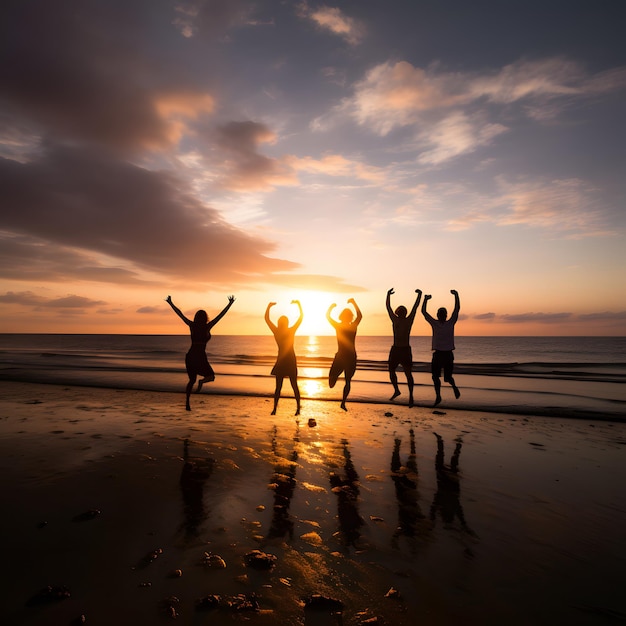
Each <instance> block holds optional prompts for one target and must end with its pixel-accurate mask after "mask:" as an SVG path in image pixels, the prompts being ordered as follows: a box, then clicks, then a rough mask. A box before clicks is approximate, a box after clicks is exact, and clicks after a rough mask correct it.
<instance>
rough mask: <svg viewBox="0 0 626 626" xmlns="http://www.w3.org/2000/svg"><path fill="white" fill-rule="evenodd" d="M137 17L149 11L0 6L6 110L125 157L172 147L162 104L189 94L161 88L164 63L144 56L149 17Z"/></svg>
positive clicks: (132, 6) (41, 1)
mask: <svg viewBox="0 0 626 626" xmlns="http://www.w3.org/2000/svg"><path fill="white" fill-rule="evenodd" d="M142 10H143V11H146V10H148V11H149V7H148V6H147V5H146V4H145V3H144V2H126V3H122V2H119V1H113V0H112V1H111V2H94V1H89V0H61V1H59V2H47V1H46V0H38V1H37V0H34V1H29V2H21V1H20V0H17V1H15V0H8V1H6V2H3V3H2V9H0V23H2V24H3V26H2V27H1V30H0V41H1V42H2V43H0V59H1V62H0V93H1V94H2V95H1V96H0V104H1V105H2V108H3V109H4V111H6V112H8V113H9V115H10V117H11V118H12V120H13V122H20V123H21V124H23V125H30V126H31V131H32V132H33V134H36V135H41V136H45V137H55V138H63V139H72V140H74V141H77V140H78V141H89V142H95V143H98V144H102V145H106V146H109V147H114V148H117V149H123V150H135V149H137V148H141V147H146V146H150V147H158V146H165V145H168V144H170V143H171V141H172V140H173V129H172V127H171V121H170V120H168V119H167V117H166V116H164V115H163V114H162V112H160V111H159V108H158V104H159V98H161V97H166V96H169V97H171V96H172V93H173V92H176V91H179V90H182V91H188V90H189V89H191V88H192V87H191V85H189V84H187V85H185V84H184V83H182V82H181V79H180V78H179V79H178V81H173V80H169V81H168V82H169V84H168V86H167V88H165V87H164V84H165V83H164V81H163V76H160V74H168V71H167V64H165V63H159V61H162V59H160V58H159V56H157V55H155V53H154V51H152V50H151V51H150V54H148V51H147V50H146V47H147V45H148V44H147V43H146V40H145V39H142V37H141V32H142V31H141V23H142V22H143V23H144V26H146V25H147V22H146V16H147V15H149V13H145V14H144V15H143V16H142V15H141V12H142ZM172 30H173V29H172ZM169 73H171V74H172V75H175V72H174V71H172V70H170V72H169ZM181 75H182V73H181V74H179V76H181ZM177 83H178V84H177Z"/></svg>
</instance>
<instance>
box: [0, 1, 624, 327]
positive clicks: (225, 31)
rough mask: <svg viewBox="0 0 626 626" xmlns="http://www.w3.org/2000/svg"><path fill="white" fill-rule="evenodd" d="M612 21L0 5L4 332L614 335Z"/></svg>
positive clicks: (452, 5) (559, 6)
mask: <svg viewBox="0 0 626 626" xmlns="http://www.w3.org/2000/svg"><path fill="white" fill-rule="evenodd" d="M583 5H584V8H583ZM620 8H621V7H620V6H619V3H592V2H589V3H583V4H582V5H581V4H580V3H568V2H564V1H563V2H561V1H560V0H559V1H557V2H554V3H545V2H542V3H540V2H538V1H530V2H526V3H515V4H514V5H509V3H503V2H498V1H495V0H494V1H493V2H488V3H487V4H486V5H485V4H481V5H480V7H474V6H473V5H472V4H471V3H467V2H465V1H462V0H450V2H443V3H425V4H424V3H421V2H397V3H393V4H392V6H391V5H390V6H388V5H387V4H385V3H382V2H380V1H379V0H347V1H342V2H341V3H334V4H330V5H329V4H324V3H319V2H313V1H312V0H303V1H302V2H293V3H292V2H276V1H274V0H270V1H267V2H265V1H264V2H255V1H252V0H228V1H224V0H219V1H217V2H203V1H201V0H177V1H175V2H172V3H156V4H152V3H141V2H120V1H118V0H111V1H108V0H107V1H104V0H86V1H85V2H78V3H76V2H73V1H72V0H60V1H59V2H45V1H43V0H36V1H35V2H29V3H23V2H18V1H14V0H9V1H8V2H5V3H3V4H2V8H1V9H0V15H1V16H2V22H1V23H2V24H3V26H4V29H3V42H4V46H3V55H4V57H5V58H4V59H3V61H4V62H3V63H2V67H3V70H2V72H1V73H0V85H1V86H2V92H1V93H2V97H1V98H0V112H1V114H2V115H1V119H2V124H1V125H0V179H1V180H2V189H3V192H2V197H1V199H0V202H1V205H0V206H1V210H0V258H1V261H2V262H1V263H0V332H40V333H165V334H169V333H171V334H175V333H182V332H184V328H181V327H180V325H179V322H178V320H176V319H175V318H174V316H173V315H172V312H171V310H169V307H168V306H167V304H166V303H165V302H164V300H165V298H166V297H167V295H169V294H171V295H172V297H173V298H174V299H175V300H176V302H177V303H178V304H179V306H180V307H181V309H183V310H184V311H185V312H186V313H187V314H192V315H193V313H194V311H195V310H197V309H199V308H204V309H206V310H207V311H208V312H209V315H210V316H214V315H216V314H217V313H218V312H219V311H220V310H221V309H222V308H223V307H224V305H225V304H226V302H227V297H228V295H230V294H234V295H235V296H236V302H235V305H234V306H233V308H232V310H231V311H229V313H228V315H227V316H226V317H225V318H224V320H223V321H221V322H220V325H219V326H218V328H217V329H216V332H219V333H221V334H265V333H266V332H267V328H266V326H265V324H264V321H263V314H264V311H265V307H266V306H267V303H268V302H270V301H274V302H276V303H277V305H276V307H275V310H274V311H273V313H272V314H273V315H276V316H278V315H287V316H288V317H289V319H290V321H291V322H292V323H293V321H294V320H295V319H296V316H297V311H296V307H294V306H293V305H291V304H290V303H291V301H292V300H294V299H298V300H300V301H301V302H302V305H303V308H304V321H303V323H302V326H301V329H300V330H299V334H300V335H304V336H306V335H332V334H333V331H332V328H331V327H330V325H329V324H328V322H327V321H326V317H325V316H326V310H327V308H328V306H329V304H331V303H333V302H336V303H337V307H338V311H339V310H341V308H343V307H344V306H345V304H346V302H347V300H348V299H349V298H355V300H356V301H357V302H358V303H359V306H360V307H361V309H362V311H363V322H362V324H361V326H360V327H359V333H360V334H362V335H385V334H389V332H390V325H389V319H388V317H387V314H386V310H385V294H386V292H387V290H388V289H389V288H391V287H393V288H394V289H395V291H396V295H395V296H394V302H393V304H394V306H398V305H400V304H404V305H405V306H410V305H411V304H412V302H413V300H414V297H415V289H417V288H419V289H421V290H422V291H423V292H424V293H429V294H432V295H433V305H434V306H438V305H441V306H449V304H450V302H451V298H450V290H451V289H456V290H458V291H459V293H460V297H461V317H460V321H459V325H458V327H457V332H458V334H459V335H624V334H626V290H624V289H623V283H624V270H625V268H626V245H625V243H626V242H625V236H624V235H625V232H626V228H625V227H626V211H625V210H624V200H625V198H626V188H625V187H624V175H623V172H624V164H625V163H626V159H625V156H626V153H625V146H626V137H625V136H624V128H625V126H624V124H623V108H624V107H623V105H624V97H625V95H626V44H625V43H624V37H623V33H622V32H621V27H620V25H621V24H622V23H623V20H622V19H621V18H622V17H623V15H620ZM338 311H337V312H338ZM416 332H418V333H422V332H423V333H427V332H428V329H426V328H422V327H421V326H416Z"/></svg>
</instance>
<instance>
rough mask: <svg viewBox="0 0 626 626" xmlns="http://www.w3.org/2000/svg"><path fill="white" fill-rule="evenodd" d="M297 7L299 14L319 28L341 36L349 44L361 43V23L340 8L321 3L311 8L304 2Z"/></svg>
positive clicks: (363, 31) (362, 31) (363, 28)
mask: <svg viewBox="0 0 626 626" xmlns="http://www.w3.org/2000/svg"><path fill="white" fill-rule="evenodd" d="M299 9H300V10H299V12H300V15H302V16H303V17H306V18H308V19H310V20H311V21H313V22H315V24H316V25H317V26H318V27H319V28H320V29H322V30H326V31H329V32H331V33H333V34H334V35H338V36H339V37H342V38H343V39H345V40H346V41H347V42H348V43H349V44H350V45H357V44H359V43H361V41H362V40H363V37H364V36H365V27H364V26H363V24H362V23H361V22H359V21H358V20H356V19H354V18H352V17H348V16H347V15H345V14H344V13H343V12H342V11H341V9H338V8H336V7H328V6H323V5H322V6H320V7H318V8H316V9H313V8H311V7H309V5H308V4H307V3H306V2H302V3H301V4H300V7H299Z"/></svg>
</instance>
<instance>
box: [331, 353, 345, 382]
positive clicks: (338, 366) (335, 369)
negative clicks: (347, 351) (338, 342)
mask: <svg viewBox="0 0 626 626" xmlns="http://www.w3.org/2000/svg"><path fill="white" fill-rule="evenodd" d="M341 372H343V363H342V362H341V359H339V358H338V355H336V354H335V358H334V360H333V362H332V365H331V366H330V371H329V372H328V386H329V387H330V388H331V389H332V388H333V387H334V386H335V385H336V384H337V380H338V378H339V376H340V375H341Z"/></svg>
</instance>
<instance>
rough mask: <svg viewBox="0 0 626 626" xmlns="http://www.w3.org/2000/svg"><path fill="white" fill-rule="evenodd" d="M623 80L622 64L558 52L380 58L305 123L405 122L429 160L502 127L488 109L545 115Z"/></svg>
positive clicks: (325, 126)
mask: <svg viewBox="0 0 626 626" xmlns="http://www.w3.org/2000/svg"><path fill="white" fill-rule="evenodd" d="M624 88H626V67H618V68H613V69H612V70H609V71H606V72H601V73H598V74H595V75H594V74H591V73H589V72H588V71H587V70H586V69H585V68H584V67H583V66H582V65H580V64H578V63H576V62H574V61H570V60H567V59H565V58H560V57H557V58H548V59H543V60H538V61H528V60H520V61H517V62H516V63H512V64H510V65H506V66H504V67H502V68H500V69H498V70H493V71H490V72H489V71H487V72H483V73H482V74H481V73H477V72H448V71H444V70H442V69H441V67H440V66H439V65H438V64H432V65H430V66H429V67H428V68H421V67H416V66H414V65H412V64H411V63H409V62H407V61H395V62H394V61H387V62H385V63H380V64H378V65H376V66H374V67H373V68H371V69H370V70H368V71H367V72H366V74H365V76H364V77H363V78H362V79H361V80H359V81H357V82H355V83H354V85H353V93H352V95H351V96H350V97H348V98H345V99H343V100H342V102H341V103H340V104H339V105H337V106H336V107H334V108H333V109H332V110H331V111H330V112H329V113H327V114H325V115H322V116H320V117H318V118H316V119H315V120H314V121H313V122H312V123H311V129H312V130H314V131H328V130H330V129H331V128H332V127H333V126H334V125H335V124H336V123H337V121H339V120H341V119H344V118H345V117H346V116H347V117H349V118H351V119H353V120H354V121H355V122H356V123H357V124H358V125H359V126H363V127H367V128H369V129H370V130H371V132H373V133H375V134H377V135H379V136H381V137H385V136H387V135H389V134H390V133H391V132H392V131H394V130H396V129H399V128H406V127H410V128H412V129H413V130H414V135H413V137H414V140H417V143H418V148H420V149H421V150H422V152H421V154H420V156H419V157H418V161H419V162H420V163H422V164H430V165H436V164H439V163H442V162H444V161H447V160H450V159H452V158H454V157H457V156H459V155H461V154H467V153H470V152H473V151H474V150H476V149H477V148H478V147H480V146H484V145H488V144H489V143H490V142H491V141H492V140H493V139H494V138H495V137H497V136H498V135H500V134H502V133H503V132H505V131H506V130H507V127H506V126H505V125H504V124H502V123H501V122H499V121H495V120H494V121H492V120H493V118H494V116H495V115H502V114H503V113H504V112H505V111H506V113H507V116H508V118H509V119H512V117H513V116H515V115H522V116H526V117H530V118H532V119H535V120H538V121H541V120H547V119H553V118H555V117H556V116H557V115H558V114H559V113H560V112H561V111H562V110H563V108H564V107H565V106H568V105H569V104H570V103H572V102H574V101H576V100H580V99H583V98H591V97H595V96H597V95H599V94H605V93H610V92H616V91H619V90H621V89H624ZM515 106H517V108H515Z"/></svg>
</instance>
